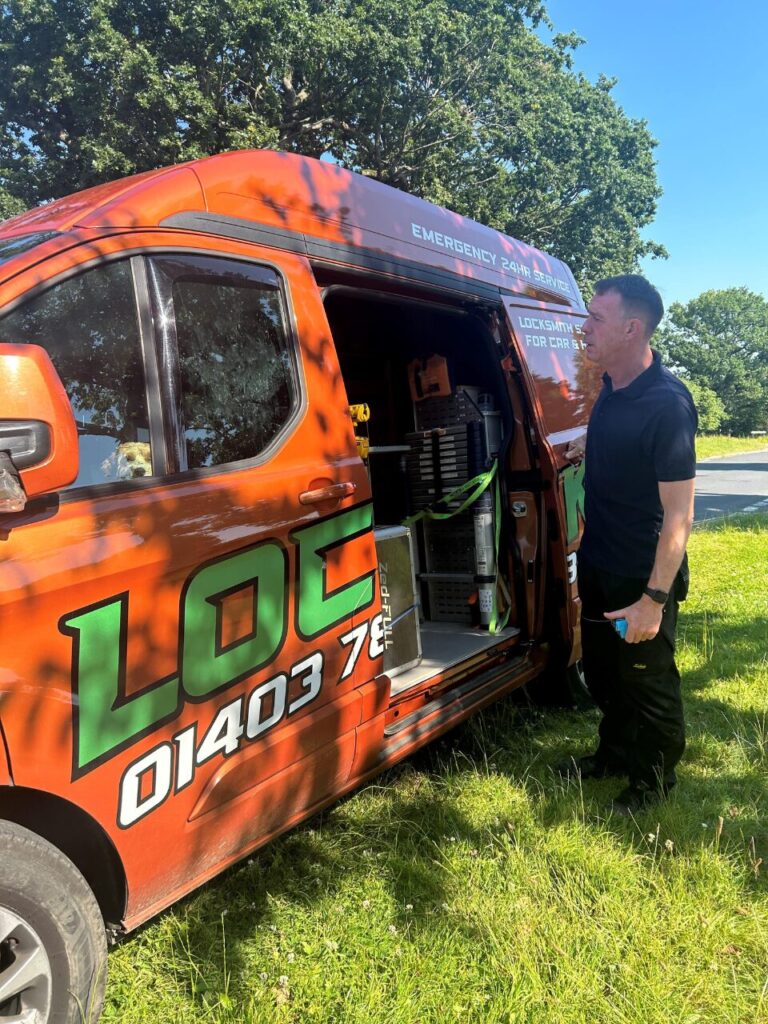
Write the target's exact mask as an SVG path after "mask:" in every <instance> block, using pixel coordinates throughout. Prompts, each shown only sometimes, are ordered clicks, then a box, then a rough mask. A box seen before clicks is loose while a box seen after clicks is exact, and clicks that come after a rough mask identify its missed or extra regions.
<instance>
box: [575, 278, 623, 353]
mask: <svg viewBox="0 0 768 1024" xmlns="http://www.w3.org/2000/svg"><path fill="white" fill-rule="evenodd" d="M587 310H588V312H589V316H588V317H587V319H586V320H585V321H584V324H583V326H582V333H583V337H584V344H585V346H586V352H587V359H589V360H590V362H593V363H597V364H598V366H604V367H606V368H607V367H609V366H610V365H611V364H613V363H615V362H616V360H617V359H619V360H621V359H622V358H623V357H624V355H625V354H626V349H627V347H628V345H627V341H628V339H627V326H628V321H629V318H628V317H627V315H626V313H625V312H624V305H623V303H622V301H621V296H620V295H619V293H618V292H613V291H608V292H604V293H603V294H602V295H595V296H593V297H592V301H591V302H590V304H589V305H588V306H587Z"/></svg>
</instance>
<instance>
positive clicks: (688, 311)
mask: <svg viewBox="0 0 768 1024" xmlns="http://www.w3.org/2000/svg"><path fill="white" fill-rule="evenodd" d="M657 344H658V347H659V349H660V350H661V351H662V353H663V354H664V356H665V358H666V360H667V362H668V363H669V364H670V365H671V366H672V367H673V368H675V369H677V370H678V371H679V372H680V373H681V375H682V376H683V377H684V378H686V379H687V380H690V381H693V382H694V384H696V385H698V386H699V387H701V388H706V389H708V390H710V391H713V392H714V393H715V395H716V396H717V397H718V398H719V399H720V401H721V402H722V405H723V407H724V415H723V417H722V424H721V425H722V427H723V428H724V429H725V430H727V431H728V432H729V433H732V434H746V433H749V431H750V430H763V429H765V428H766V427H768V301H766V299H764V298H763V296H762V295H758V294H756V293H755V292H751V291H749V289H748V288H727V289H724V290H719V291H718V290H714V291H708V292H704V293H703V294H701V295H699V296H698V298H695V299H692V300H691V301H690V302H688V303H687V304H686V305H682V304H681V303H674V304H673V305H672V306H671V307H670V309H669V313H668V316H667V319H666V321H665V323H664V325H663V327H662V329H661V330H660V332H659V335H658V343H657Z"/></svg>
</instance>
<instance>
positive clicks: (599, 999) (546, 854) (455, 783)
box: [105, 516, 768, 1024]
mask: <svg viewBox="0 0 768 1024" xmlns="http://www.w3.org/2000/svg"><path fill="white" fill-rule="evenodd" d="M690 557H691V569H692V577H693V584H692V592H691V596H690V598H689V600H688V601H687V602H686V604H685V605H684V606H683V614H682V616H681V624H680V651H679V662H680V665H681V668H682V670H683V672H684V680H685V691H686V705H687V712H688V719H689V747H688V752H687V754H686V757H685V759H684V762H683V765H682V767H681V771H680V784H679V786H678V787H677V789H676V790H675V791H674V792H673V794H672V795H671V797H670V799H669V800H668V802H667V803H666V804H665V805H663V806H660V807H658V808H656V809H654V810H651V811H647V812H645V813H644V814H643V815H641V816H640V817H638V819H637V821H635V822H633V821H629V822H626V821H623V820H619V819H616V818H615V817H612V816H610V815H609V814H608V812H607V810H606V808H607V805H608V803H609V801H610V798H611V797H612V795H613V794H614V793H615V792H616V790H617V788H618V787H619V786H620V783H617V782H616V781H613V782H609V781H604V782H585V783H583V785H578V784H577V783H569V784H564V783H563V782H561V781H560V780H559V779H558V778H556V777H555V776H554V775H553V773H552V771H551V769H550V767H549V766H550V765H551V763H552V762H553V761H555V760H557V759H558V758H559V757H562V756H563V755H564V754H565V753H566V752H570V751H579V752H586V751H588V750H589V749H590V746H591V743H592V738H593V735H594V730H595V726H596V722H597V719H596V717H595V715H594V714H593V713H587V714H581V715H579V714H576V713H562V712H560V713H543V712H539V711H532V710H530V709H526V708H525V707H524V706H522V705H521V704H520V703H519V702H515V701H513V700H506V701H504V702H502V703H500V704H498V705H496V706H495V707H494V708H492V709H489V710H488V711H486V712H485V713H483V714H481V715H478V716H476V717H475V718H474V719H472V720H471V722H469V723H467V724H466V725H465V726H463V727H461V728H460V729H458V730H456V731H455V732H454V733H453V734H451V735H450V736H449V737H447V738H446V739H444V740H442V741H440V742H439V743H438V744H435V745H433V746H432V747H430V748H429V749H428V750H426V751H424V752H422V753H421V754H419V755H418V756H417V757H415V758H412V759H411V760H410V761H409V762H407V763H405V764H403V765H401V766H400V767H399V768H398V769H396V770H394V771H392V772H390V773H389V774H388V775H386V776H384V777H382V778H381V779H379V780H377V782H376V783H375V784H373V785H369V786H367V787H366V788H365V789H363V790H362V791H360V792H359V793H357V794H355V795H354V796H352V797H350V798H348V799H347V800H345V801H344V802H342V803H341V804H340V805H338V806H337V807H335V808H334V809H333V810H332V811H330V812H327V813H326V814H325V815H323V816H322V818H320V819H315V820H314V821H312V822H310V823H308V824H307V825H305V826H303V827H301V828H299V829H296V830H294V831H293V832H291V833H289V834H288V835H286V836H284V837H283V838H282V839H280V840H278V841H277V842H275V843H273V844H272V845H271V846H269V847H268V848H266V849H265V850H263V851H262V852H260V853H259V854H258V855H256V856H255V857H254V858H252V859H251V860H250V861H249V862H248V863H247V864H244V865H243V866H241V867H238V868H236V869H233V870H232V871H230V872H229V873H228V874H227V875H225V876H224V877H222V878H220V879H219V880H217V881H215V882H213V883H211V884H210V885H208V886H207V887H206V888H204V889H203V890H201V891H200V892H199V893H198V894H196V895H195V896H192V897H190V898H189V899H187V900H186V901H184V902H183V903H182V904H180V905H179V906H177V907H176V908H175V909H174V910H172V911H170V912H168V913H166V914H165V915H163V916H162V917H161V918H160V919H158V920H157V921H155V922H154V923H152V924H151V925H150V926H149V927H147V928H145V929H143V930H142V931H141V932H140V933H139V934H137V935H136V936H135V937H133V938H132V939H129V940H127V941H126V942H125V943H123V944H122V945H121V946H120V947H118V948H117V949H116V950H115V951H113V953H112V954H111V956H110V971H111V975H110V982H109V988H108V993H107V1006H106V1010H105V1019H106V1020H108V1021H114V1022H117V1021H119V1022H120V1024H131V1022H136V1024H139V1022H141V1024H146V1022H155V1021H162V1022H164V1024H166V1022H177V1021H178V1022H182V1021H183V1022H190V1024H192V1022H194V1024H200V1022H208V1021H211V1022H222V1024H224V1022H228V1024H235V1022H238V1024H240V1022H249V1024H250V1022H256V1021H258V1022H273V1021H274V1022H296V1024H299V1022H300V1024H305V1022H306V1024H311V1022H339V1024H356V1022H360V1024H363V1022H365V1024H371V1022H373V1024H375V1022H381V1024H417V1022H418V1024H427V1022H449V1021H456V1022H462V1024H466V1022H478V1024H481V1022H482V1024H485V1022H491V1024H494V1022H498V1024H501V1022H506V1024H512V1022H515V1024H517V1022H531V1024H534V1022H535V1024H597V1022H606V1024H614V1022H618V1024H670V1022H672V1024H697V1022H702V1024H703V1022H706V1024H721V1022H722V1024H752V1022H758V1021H763V1022H766V1021H768V881H767V878H768V869H767V865H768V812H767V810H766V808H768V662H767V660H766V651H767V650H768V586H766V580H768V518H762V519H761V518H760V517H757V516H753V517H742V518H740V519H731V520H729V521H727V522H719V523H716V524H714V525H712V526H707V525H705V526H704V527H702V528H701V529H699V530H698V531H697V533H696V534H695V536H694V537H693V538H692V540H691V545H690Z"/></svg>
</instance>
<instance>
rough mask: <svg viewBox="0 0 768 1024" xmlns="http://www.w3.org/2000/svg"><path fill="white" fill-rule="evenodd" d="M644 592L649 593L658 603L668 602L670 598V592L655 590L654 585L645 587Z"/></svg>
mask: <svg viewBox="0 0 768 1024" xmlns="http://www.w3.org/2000/svg"><path fill="white" fill-rule="evenodd" d="M643 593H644V594H647V595H648V597H650V599H651V600H652V601H655V602H656V604H666V603H667V601H668V600H669V593H668V591H666V590H654V589H653V587H645V588H644V590H643Z"/></svg>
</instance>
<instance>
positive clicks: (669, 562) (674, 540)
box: [648, 516, 692, 591]
mask: <svg viewBox="0 0 768 1024" xmlns="http://www.w3.org/2000/svg"><path fill="white" fill-rule="evenodd" d="M691 525H692V524H691V520H690V518H689V517H687V516H685V517H684V516H674V517H670V518H669V519H668V518H667V517H665V518H664V523H663V525H662V528H661V533H660V534H659V542H658V544H657V545H656V560H655V561H654V563H653V569H652V570H651V575H650V577H649V579H648V586H649V587H651V588H652V589H653V590H667V591H669V590H671V589H672V584H673V583H674V582H675V576H677V571H678V569H679V568H680V565H681V563H682V561H683V555H684V554H685V546H686V544H687V543H688V537H689V535H690V533H691Z"/></svg>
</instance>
